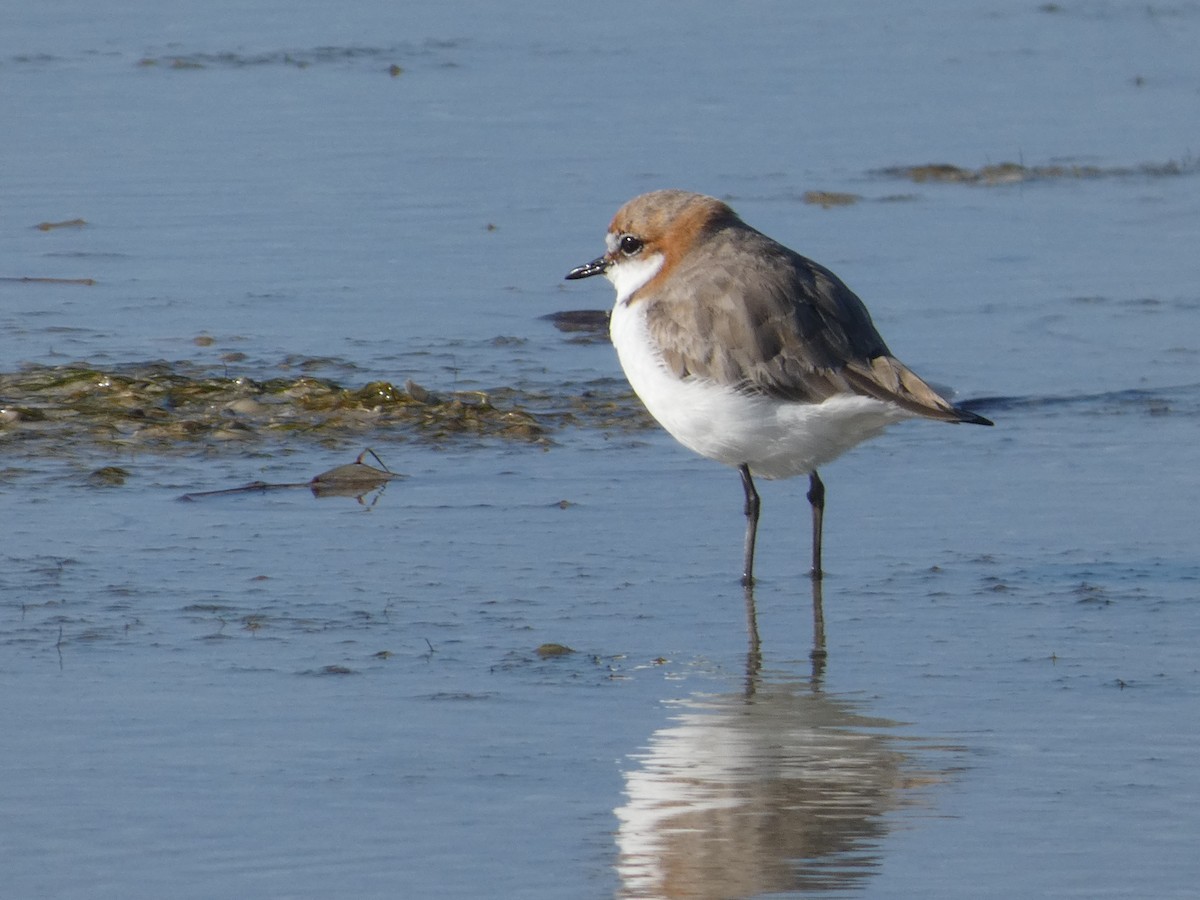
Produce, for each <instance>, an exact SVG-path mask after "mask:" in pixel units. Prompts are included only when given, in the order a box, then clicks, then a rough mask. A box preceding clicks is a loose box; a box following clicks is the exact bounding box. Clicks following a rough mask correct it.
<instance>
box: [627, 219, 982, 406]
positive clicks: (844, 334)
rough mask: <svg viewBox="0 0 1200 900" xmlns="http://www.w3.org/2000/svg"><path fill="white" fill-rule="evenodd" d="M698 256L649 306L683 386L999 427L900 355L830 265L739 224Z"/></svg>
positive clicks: (716, 234) (722, 231)
mask: <svg viewBox="0 0 1200 900" xmlns="http://www.w3.org/2000/svg"><path fill="white" fill-rule="evenodd" d="M694 250H695V251H697V252H692V253H690V254H688V257H687V259H686V260H684V261H683V262H681V263H680V264H679V265H676V266H674V267H672V268H671V270H670V279H669V281H666V282H665V283H667V284H669V288H667V289H664V290H660V291H657V292H651V293H650V295H649V296H648V297H647V298H646V302H647V304H648V305H647V309H646V316H647V324H648V326H649V327H650V329H651V331H652V333H653V334H654V336H655V337H656V339H657V340H658V342H659V344H660V346H661V347H662V352H663V360H664V362H665V363H666V365H667V366H668V367H669V368H670V369H671V370H672V371H673V372H674V373H675V374H676V375H678V376H679V377H681V378H686V377H695V378H704V379H708V380H710V381H714V382H717V383H719V384H725V385H729V386H731V387H733V388H735V389H736V390H742V391H747V392H753V393H762V394H765V395H767V396H771V397H778V398H780V399H785V400H795V401H799V402H808V403H819V402H821V401H823V400H826V399H828V398H829V397H832V396H835V395H837V394H859V395H862V396H867V397H874V398H876V399H878V400H885V401H890V402H892V403H895V404H897V405H898V406H900V407H902V408H904V409H907V410H909V411H910V412H912V413H914V414H915V415H919V416H924V417H927V418H932V419H942V420H945V421H952V422H958V421H967V422H978V423H979V424H985V423H986V424H991V423H990V422H988V421H987V420H986V419H983V418H982V417H980V416H976V415H975V414H974V413H970V412H967V411H966V410H960V409H957V408H955V407H954V406H952V405H951V404H950V403H948V402H947V401H946V400H945V399H944V398H942V397H941V396H940V395H939V394H938V393H937V392H936V391H935V390H934V389H933V388H931V387H930V386H929V385H928V384H926V383H925V382H924V381H923V380H922V379H921V378H920V377H918V376H917V375H916V373H914V372H913V371H912V370H911V369H909V368H908V367H907V366H905V365H904V364H903V363H902V362H900V361H899V360H898V359H896V358H895V357H894V356H892V354H891V351H890V350H889V349H888V346H887V344H886V343H885V342H884V340H883V337H882V336H881V335H880V334H879V331H878V330H877V329H876V328H875V325H874V323H873V322H872V321H871V316H870V313H869V312H868V311H867V308H866V306H864V305H863V302H862V301H861V300H860V299H859V298H858V296H857V295H856V294H855V293H854V292H853V291H851V290H850V288H848V287H847V286H846V285H845V284H844V283H843V282H842V281H841V279H839V278H838V277H837V276H836V275H834V274H833V273H832V272H830V271H829V270H828V269H826V268H824V267H823V266H821V265H819V264H817V263H815V262H813V261H812V260H810V259H807V258H805V257H803V256H801V255H800V254H798V253H795V252H793V251H792V250H789V249H787V248H786V247H784V246H782V245H781V244H778V243H776V242H775V241H772V240H771V239H770V238H768V237H766V236H765V235H763V234H761V233H760V232H758V231H755V230H754V229H752V228H750V227H749V226H747V225H745V224H744V223H742V222H741V221H740V220H736V221H735V222H734V223H732V224H727V225H724V226H722V227H721V228H719V229H716V230H714V231H713V233H712V234H711V235H709V236H708V238H707V240H704V241H703V242H702V246H698V247H695V248H694ZM688 260H691V262H688ZM663 274H664V275H665V274H666V273H663Z"/></svg>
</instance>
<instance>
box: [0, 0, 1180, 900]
mask: <svg viewBox="0 0 1200 900" xmlns="http://www.w3.org/2000/svg"><path fill="white" fill-rule="evenodd" d="M2 18H3V28H0V120H2V121H3V122H4V123H5V128H4V136H3V138H2V139H0V279H3V280H0V372H4V373H12V372H18V371H20V370H21V369H22V368H24V367H27V366H30V365H51V366H53V365H64V364H68V363H86V364H87V365H89V366H91V367H94V368H95V369H97V370H104V369H121V368H122V367H129V366H136V365H140V364H143V363H146V362H148V361H166V363H167V365H168V366H183V365H187V366H191V367H199V368H204V369H208V370H211V371H213V372H215V373H220V374H227V375H230V376H232V377H242V376H245V377H248V378H255V379H261V378H267V377H271V376H272V375H277V374H282V375H285V376H286V377H296V376H297V373H298V371H299V368H298V366H299V365H300V363H298V361H307V362H306V363H305V364H306V365H312V366H315V367H316V368H315V371H316V373H317V374H319V375H322V376H324V377H330V378H335V379H336V380H338V381H340V382H344V383H347V384H352V385H353V384H358V385H361V384H365V383H367V382H370V381H375V380H387V381H391V382H393V383H395V384H397V385H402V384H403V383H404V382H405V381H406V379H412V380H414V381H416V382H418V383H419V384H421V385H424V386H426V387H427V388H429V389H431V390H435V391H447V392H448V391H455V390H482V391H494V390H497V389H500V388H505V387H517V388H519V389H520V390H522V391H526V392H529V393H537V392H545V393H550V394H552V393H554V392H556V391H566V392H567V393H570V392H571V391H573V390H577V391H580V392H582V391H584V390H590V389H592V388H593V387H594V386H596V385H610V384H617V383H619V381H618V379H619V378H620V372H619V369H618V366H617V363H616V360H615V357H614V355H613V353H612V350H611V348H610V347H608V346H606V345H605V344H604V343H602V342H592V343H586V342H577V341H573V340H571V339H570V337H569V336H567V335H564V334H562V333H560V332H558V331H556V330H555V329H554V328H553V327H551V325H550V324H549V323H547V322H546V321H544V320H542V319H540V317H541V316H544V315H546V314H548V313H553V312H556V311H560V310H565V309H579V308H591V309H600V308H603V307H605V306H607V305H608V304H609V302H610V301H611V292H610V291H609V290H608V288H607V285H603V284H596V283H594V282H587V283H580V284H576V283H572V284H564V283H563V282H562V280H561V279H562V275H563V274H564V273H565V272H566V271H567V270H568V269H569V268H570V267H572V266H573V265H575V264H577V263H580V262H583V261H586V260H588V259H591V258H592V257H594V256H595V255H596V254H597V253H598V252H599V251H600V249H601V247H602V236H603V233H604V230H605V227H606V225H607V222H608V219H609V218H610V217H611V215H612V213H613V212H614V211H615V209H616V208H617V207H618V206H619V205H620V204H621V203H622V202H623V201H624V200H626V199H628V198H629V197H631V196H633V195H634V194H637V193H640V192H642V191H644V190H649V189H654V188H659V187H669V186H670V187H683V188H689V189H693V190H700V191H704V192H707V193H713V194H717V195H720V196H722V197H725V198H727V199H729V201H730V202H731V203H732V204H733V205H734V206H735V208H736V209H737V210H738V211H739V212H740V213H741V214H742V215H743V217H744V218H745V219H746V220H747V221H749V222H750V223H751V224H753V225H755V226H756V227H759V228H760V229H762V230H764V231H766V232H767V233H769V234H771V235H772V236H774V237H777V238H778V239H780V240H782V241H784V242H785V243H787V244H789V245H791V246H793V247H795V248H796V249H798V250H800V251H801V252H804V253H806V254H807V255H809V256H812V257H813V258H815V259H817V260H819V261H821V262H823V263H825V264H826V265H828V266H830V267H832V268H833V269H835V270H836V271H837V272H838V273H839V274H841V275H842V276H843V278H845V279H846V280H847V282H848V283H849V284H850V285H851V286H852V287H853V288H854V289H855V290H856V291H857V292H858V293H859V294H860V295H861V296H862V297H863V298H864V300H866V302H867V304H868V305H869V306H870V307H871V309H872V311H873V314H874V316H875V319H876V322H877V324H878V325H879V326H880V329H881V331H882V332H883V333H884V335H885V336H886V337H887V339H888V341H889V343H890V344H891V346H892V348H893V349H894V350H895V351H896V352H897V354H898V355H899V356H900V357H901V358H903V359H904V360H905V361H906V362H908V363H909V364H910V365H912V366H913V367H914V368H915V369H916V370H917V371H919V372H920V373H922V374H923V375H924V376H926V377H927V378H929V379H930V380H932V381H935V382H938V383H941V384H945V385H948V386H950V387H951V388H953V389H954V390H955V391H956V396H957V398H958V400H960V401H978V403H977V407H976V408H978V409H979V410H980V412H982V413H984V414H985V415H987V416H989V417H991V418H993V419H995V421H996V427H995V428H994V429H981V428H952V427H949V426H941V425H936V424H927V423H922V424H910V425H906V426H903V427H900V428H897V429H895V430H894V431H893V432H891V433H889V434H888V435H886V436H884V437H883V438H881V439H879V440H877V441H875V442H873V443H871V444H868V445H865V446H862V447H860V448H858V449H856V450H855V451H853V452H852V453H850V454H849V455H847V456H846V457H845V458H843V459H842V460H839V461H838V462H836V463H834V464H833V465H831V466H829V467H828V468H827V469H826V470H825V471H823V473H822V474H823V476H824V478H825V482H826V484H827V486H828V490H829V508H828V513H827V521H826V565H827V569H828V571H829V576H828V577H827V579H826V580H825V584H824V591H823V611H824V621H823V630H822V629H821V628H819V627H818V624H817V623H816V622H815V621H814V614H813V596H812V588H811V582H810V581H809V580H808V579H807V578H806V577H805V572H806V562H807V546H808V510H807V503H806V501H805V499H804V490H805V487H806V485H805V484H804V483H802V480H799V481H795V482H782V483H767V484H763V485H760V488H761V490H762V493H763V503H764V513H763V520H762V527H761V530H760V545H759V558H758V567H757V568H758V573H759V576H760V579H761V581H760V584H759V585H758V587H757V590H756V592H755V595H754V598H753V599H754V601H755V603H754V608H753V612H754V614H755V616H756V624H757V629H758V632H759V634H760V635H761V640H762V644H761V650H760V652H759V653H757V654H756V653H754V652H752V648H751V646H750V643H749V640H748V625H749V623H748V617H747V607H746V602H745V600H746V598H745V597H744V596H743V592H742V590H741V588H740V587H739V586H738V584H737V574H738V570H739V564H740V541H741V532H742V526H743V522H742V517H741V513H740V510H741V488H740V486H739V484H738V480H737V478H736V476H735V475H734V473H733V472H732V471H730V470H726V469H723V468H722V467H720V466H718V465H717V464H715V463H711V462H708V461H706V460H702V459H698V458H694V457H692V456H691V455H689V454H688V453H687V452H686V451H684V450H683V449H681V448H679V447H678V446H677V445H675V444H674V443H673V442H672V441H671V439H670V438H669V437H667V436H665V435H663V434H661V433H659V432H657V431H653V430H629V429H625V428H622V427H616V426H614V427H591V426H588V427H584V426H580V427H571V426H564V427H560V428H556V429H554V430H553V432H552V433H551V434H550V437H551V438H552V441H551V442H549V443H546V442H522V441H506V440H501V439H478V438H464V439H462V440H453V439H451V440H446V441H440V442H429V441H425V440H421V439H419V437H418V436H415V435H414V434H413V433H411V432H410V431H407V430H404V429H392V430H387V429H385V430H374V431H372V430H364V431H363V432H362V433H361V434H350V435H346V436H343V437H341V438H340V439H334V440H314V439H311V438H307V437H304V436H302V435H297V436H296V437H295V439H289V438H288V436H287V435H286V434H283V435H277V436H275V437H273V438H271V439H270V440H262V441H260V440H248V441H244V442H242V441H235V440H231V441H228V442H224V443H222V442H199V443H198V444H196V445H186V444H185V445H183V446H181V447H179V448H177V449H175V450H173V451H164V450H162V449H161V448H154V447H149V446H145V445H142V444H139V443H138V442H136V441H133V440H127V441H122V440H120V439H117V440H114V441H104V442H95V443H89V442H87V441H83V440H76V441H73V442H71V443H70V444H69V445H59V444H56V443H53V442H49V443H48V442H47V441H45V440H43V439H41V438H39V435H38V431H37V428H36V427H34V426H32V425H30V424H29V423H28V422H25V420H24V419H23V418H22V416H20V415H16V414H14V415H13V416H4V417H3V418H2V419H0V454H3V455H2V456H0V516H2V517H3V535H4V538H3V546H2V547H0V759H3V764H2V765H0V896H4V897H13V898H118V897H119V898H141V897H145V898H150V897H162V896H172V897H181V898H190V897H195V898H207V897H214V896H248V897H249V896H252V897H280V898H282V897H297V898H300V897H329V896H347V897H349V896H353V897H364V898H365V897H432V896H439V897H464V898H465V897H521V898H562V897H610V896H622V897H700V898H708V897H711V898H721V897H751V896H808V895H814V896H823V897H859V896H862V897H914V896H921V897H944V898H951V897H953V898H958V897H964V896H971V897H1005V898H1007V897H1068V896H1070V897H1105V896H1111V897H1133V896H1139V897H1143V896H1153V897H1189V896H1194V893H1195V890H1196V884H1197V882H1198V881H1200V862H1198V860H1197V856H1196V854H1195V851H1194V848H1195V844H1196V841H1197V838H1198V837H1200V769H1198V768H1197V766H1196V750H1195V748H1196V746H1197V742H1198V741H1200V716H1197V709H1198V703H1200V667H1198V666H1197V652H1196V647H1197V646H1200V604H1198V602H1197V600H1198V597H1197V594H1198V592H1200V553H1198V550H1197V534H1198V528H1197V525H1198V522H1197V515H1196V504H1197V500H1198V499H1200V466H1198V465H1197V461H1198V459H1197V450H1196V447H1197V444H1198V439H1200V253H1197V252H1196V248H1197V247H1198V246H1200V170H1198V167H1197V163H1196V159H1195V157H1194V156H1193V154H1194V153H1195V152H1196V151H1197V145H1196V138H1197V132H1196V128H1195V125H1196V122H1197V121H1200V57H1198V56H1197V54H1196V52H1195V48H1196V47H1197V46H1198V45H1200V5H1198V4H1196V3H1192V2H1183V3H1169V4H1157V3H1152V4H1144V3H1137V4H1133V3H1118V2H1086V0H1080V2H1065V3H1055V4H1037V3H1028V4H1012V3H1003V2H999V0H974V2H970V3H962V2H941V3H938V2H924V3H920V4H915V5H914V4H906V5H897V4H888V3H883V2H868V3H862V4H844V5H835V6H831V5H828V4H824V5H818V4H798V3H790V2H783V0H778V2H761V3H755V4H721V3H708V2H706V3H688V4H683V3H661V4H637V3H627V2H617V3H608V4H604V5H602V6H593V7H587V8H584V7H578V8H573V7H570V6H568V5H562V4H551V3H517V4H505V5H495V4H482V3H475V4H466V3H464V4H409V3H394V4H381V3H367V2H361V0H351V2H343V3H338V4H327V3H317V2H309V0H304V2H300V3H296V2H292V3H279V2H270V0H256V2H252V3H245V2H239V3H229V2H218V3H208V4H185V3H180V2H166V3H162V2H160V3H147V2H139V0H127V2H118V3H109V4H100V5H96V4H86V3H81V2H78V0H66V2H62V3H56V4H47V3H42V4H10V5H9V7H8V8H7V9H6V10H5V11H4V13H3V16H2ZM392 67H396V68H392ZM1005 162H1009V163H1017V164H1020V165H1022V166H1024V167H1025V168H1024V169H1022V170H1020V172H1021V173H1022V175H1021V177H1016V178H1009V179H1000V180H999V181H998V182H997V180H994V179H993V180H987V179H984V180H982V181H976V182H973V183H962V182H938V181H914V180H912V179H909V178H906V177H903V176H901V175H899V174H896V173H888V172H887V171H886V170H888V169H891V168H894V167H904V166H914V165H925V164H952V165H956V166H960V167H963V168H964V169H968V170H972V171H979V170H981V169H982V168H983V167H985V166H989V165H997V164H1000V163H1005ZM808 191H829V192H840V193H847V194H853V195H855V196H856V197H857V198H858V199H857V202H853V203H850V204H845V205H833V206H830V207H829V208H826V207H823V206H822V205H820V204H815V203H808V202H805V200H804V196H805V193H806V192H808ZM75 219H82V220H83V221H84V222H85V223H86V224H83V225H75V226H64V227H57V228H50V229H47V230H42V229H39V228H37V227H36V226H38V225H39V224H40V223H62V222H69V221H71V220H75ZM21 279H60V281H27V280H21ZM84 279H86V280H90V281H92V282H93V283H91V284H83V283H71V281H72V280H84ZM609 379H611V380H612V381H608V380H609ZM13 402H14V401H13V400H12V399H11V398H5V397H0V407H2V408H4V409H9V408H10V407H11V406H12V405H13ZM23 422H24V424H22V423H23ZM365 446H370V447H372V448H373V449H375V450H376V452H377V453H379V455H380V457H381V458H382V459H383V460H385V462H386V463H387V465H388V466H389V467H390V468H392V469H394V470H396V471H398V472H402V473H404V474H405V475H407V476H408V477H407V478H406V479H404V480H400V481H394V482H392V483H391V484H389V485H388V486H387V487H386V489H384V490H383V491H382V493H379V492H375V493H373V494H371V495H370V496H368V497H367V498H365V499H364V500H363V501H362V502H357V501H355V500H354V499H352V498H345V497H342V498H323V499H315V498H314V497H313V496H312V495H311V494H310V493H309V492H308V491H305V490H295V491H282V492H271V493H265V494H243V495H234V496H225V497H214V498H206V499H203V500H200V501H197V502H190V503H189V502H180V501H179V500H178V499H177V498H178V497H179V496H180V495H182V494H185V493H189V492H196V491H205V490H213V489H220V488H226V487H233V486H236V485H240V484H243V483H246V482H249V481H253V480H263V481H268V482H303V481H306V480H307V479H308V478H311V477H312V476H313V475H315V474H317V473H318V472H322V471H324V470H326V469H329V468H331V467H333V466H336V465H339V464H342V463H346V462H349V461H351V460H352V459H353V458H354V456H355V455H357V453H359V452H360V451H361V450H362V449H363V448H364V447H365ZM105 466H118V467H121V468H122V469H124V470H125V471H126V472H128V473H129V474H128V477H127V478H126V479H125V481H124V483H123V484H120V485H112V486H100V485H98V484H97V482H96V481H95V480H94V479H90V478H89V473H92V472H94V471H96V470H97V469H100V468H101V467H105ZM548 643H557V644H563V645H567V646H569V647H571V648H573V649H574V650H575V651H576V652H575V653H573V654H569V655H557V656H555V655H550V656H542V655H539V654H538V652H537V649H538V648H539V646H541V645H543V644H548ZM814 648H815V649H817V650H824V652H825V653H826V654H827V656H825V657H821V656H820V654H819V653H818V655H817V658H816V661H815V662H814V659H813V657H812V653H813V651H814Z"/></svg>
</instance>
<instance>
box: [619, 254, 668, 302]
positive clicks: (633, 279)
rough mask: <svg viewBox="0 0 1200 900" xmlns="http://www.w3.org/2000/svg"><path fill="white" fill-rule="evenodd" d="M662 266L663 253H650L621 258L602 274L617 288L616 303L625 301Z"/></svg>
mask: <svg viewBox="0 0 1200 900" xmlns="http://www.w3.org/2000/svg"><path fill="white" fill-rule="evenodd" d="M662 267H663V255H662V254H661V253H651V254H650V255H649V256H638V257H635V258H634V259H623V260H621V261H620V262H615V263H613V264H612V265H611V266H609V267H608V271H607V272H605V273H604V276H605V277H606V278H607V279H608V280H609V281H611V282H612V283H613V287H615V288H616V289H617V304H618V305H620V304H622V303H625V302H626V301H627V300H628V299H629V298H630V297H632V296H633V295H634V294H636V293H637V292H638V290H640V289H641V288H642V287H643V286H644V285H645V284H646V283H647V282H648V281H650V279H651V278H653V277H654V276H655V275H657V274H658V273H659V270H661V269H662Z"/></svg>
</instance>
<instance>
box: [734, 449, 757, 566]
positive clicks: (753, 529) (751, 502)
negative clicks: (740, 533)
mask: <svg viewBox="0 0 1200 900" xmlns="http://www.w3.org/2000/svg"><path fill="white" fill-rule="evenodd" d="M738 474H739V475H741V476H742V489H743V490H744V491H745V492H746V510H745V512H746V553H745V557H744V560H743V563H742V584H744V585H747V586H749V585H751V584H754V541H755V539H756V538H757V537H758V509H759V507H760V506H761V505H762V504H761V502H760V501H759V499H758V491H756V490H755V489H754V479H753V478H751V477H750V467H749V466H747V465H740V466H738Z"/></svg>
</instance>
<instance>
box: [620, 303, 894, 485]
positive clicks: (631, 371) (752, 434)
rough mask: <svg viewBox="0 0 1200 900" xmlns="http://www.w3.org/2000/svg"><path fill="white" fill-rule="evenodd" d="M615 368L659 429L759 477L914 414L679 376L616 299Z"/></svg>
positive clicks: (637, 318)
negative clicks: (794, 398) (617, 364)
mask: <svg viewBox="0 0 1200 900" xmlns="http://www.w3.org/2000/svg"><path fill="white" fill-rule="evenodd" d="M610 332H611V335H612V341H613V345H614V346H615V347H616V348H617V356H618V357H619V358H620V360H621V367H622V368H623V369H624V370H625V376H626V377H627V378H628V379H629V383H630V385H632V387H633V389H634V391H635V392H636V393H637V395H638V397H640V398H641V400H642V402H643V403H644V404H645V405H646V408H647V409H648V410H649V411H650V414H651V415H652V416H654V418H655V419H657V420H658V422H659V424H661V425H662V426H663V428H665V429H667V431H668V432H670V433H671V435H672V436H673V437H674V438H675V439H676V440H677V441H679V443H681V444H683V445H684V446H685V447H687V448H689V449H690V450H694V451H695V452H696V453H699V454H700V455H701V456H707V457H708V458H709V459H715V460H717V461H718V462H723V463H725V464H727V465H731V466H740V465H742V464H747V465H749V466H750V470H751V472H753V473H754V474H755V475H761V476H763V477H765V478H787V477H790V476H793V475H803V474H808V473H810V472H813V471H814V470H816V469H817V468H818V467H820V466H822V465H824V464H825V463H827V462H830V461H831V460H833V459H836V458H837V457H838V456H840V455H841V454H843V453H845V452H846V451H847V450H849V449H850V448H851V447H853V446H855V445H856V444H859V443H861V442H862V441H865V440H867V439H868V438H872V437H875V436H876V435H877V434H879V433H880V432H882V431H883V430H884V429H885V428H887V426H888V425H891V424H893V423H895V422H899V421H901V420H903V419H908V418H912V415H911V414H910V413H907V412H905V411H904V410H902V409H900V408H899V407H897V406H896V405H895V404H892V403H886V402H883V401H880V400H875V399H872V398H870V397H862V396H859V395H857V394H839V395H837V396H835V397H831V398H829V399H828V400H825V401H824V402H822V403H797V402H793V401H787V400H777V399H774V398H771V397H764V396H758V395H753V394H743V393H739V392H738V391H735V390H733V389H732V388H730V387H728V386H725V385H719V384H716V383H714V382H712V381H706V380H703V379H699V378H688V379H683V380H681V379H679V378H677V377H675V375H674V374H673V373H671V372H670V371H669V370H668V369H667V368H666V366H665V365H664V364H663V361H662V357H661V355H660V354H659V353H658V352H657V350H656V348H655V346H654V344H653V343H652V341H651V340H650V335H649V332H648V331H647V329H646V318H645V315H644V313H643V312H642V305H641V304H634V305H633V306H632V307H631V306H628V305H626V304H624V303H621V302H618V303H617V304H616V306H615V308H614V309H613V314H612V321H611V325H610Z"/></svg>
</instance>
